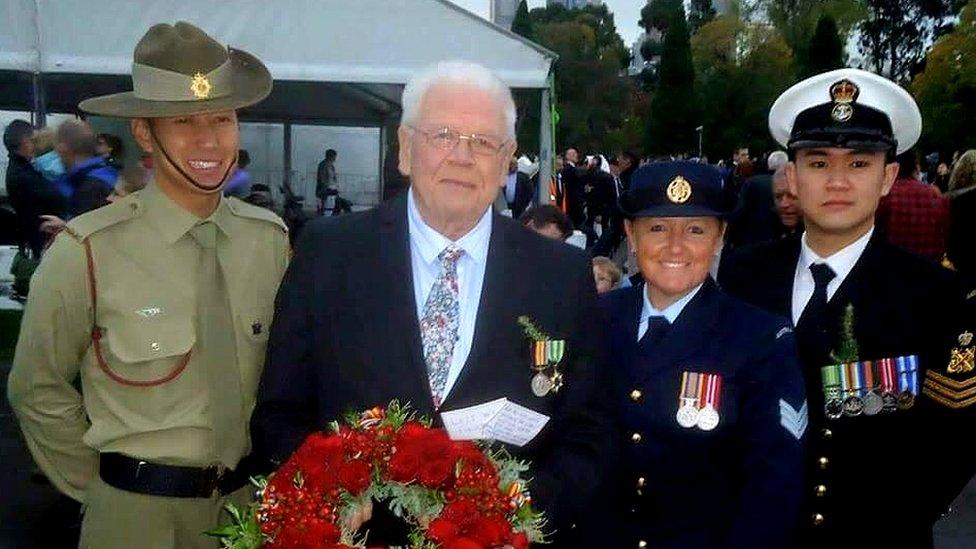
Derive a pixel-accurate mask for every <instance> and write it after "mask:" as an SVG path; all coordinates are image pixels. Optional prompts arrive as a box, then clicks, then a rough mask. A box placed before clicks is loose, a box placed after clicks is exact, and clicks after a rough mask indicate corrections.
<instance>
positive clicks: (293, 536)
mask: <svg viewBox="0 0 976 549" xmlns="http://www.w3.org/2000/svg"><path fill="white" fill-rule="evenodd" d="M339 534H340V532H339V529H338V528H337V527H336V526H335V525H334V524H332V523H331V522H325V521H319V520H316V521H310V522H308V523H302V524H293V525H288V526H285V527H284V528H282V529H281V531H279V532H278V534H277V535H276V536H275V538H274V542H273V543H269V544H268V547H273V548H275V549H319V548H321V547H323V546H324V547H328V546H329V545H333V544H335V543H338V541H339Z"/></svg>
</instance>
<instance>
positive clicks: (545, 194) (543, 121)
mask: <svg viewBox="0 0 976 549" xmlns="http://www.w3.org/2000/svg"><path fill="white" fill-rule="evenodd" d="M541 91H542V101H540V103H541V105H542V106H541V108H540V110H539V120H540V122H539V182H538V187H537V188H536V194H535V196H536V203H537V204H548V203H549V177H550V175H552V161H553V156H552V151H553V143H552V112H551V111H550V107H549V102H550V100H551V97H550V93H549V88H548V87H546V88H542V90H541Z"/></svg>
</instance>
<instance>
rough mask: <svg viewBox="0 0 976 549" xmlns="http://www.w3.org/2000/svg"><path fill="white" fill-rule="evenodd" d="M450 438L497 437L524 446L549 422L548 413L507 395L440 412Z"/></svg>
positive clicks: (475, 438) (476, 438)
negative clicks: (532, 408) (521, 404)
mask: <svg viewBox="0 0 976 549" xmlns="http://www.w3.org/2000/svg"><path fill="white" fill-rule="evenodd" d="M441 420H442V421H443V422H444V428H445V429H447V433H448V435H450V436H451V438H452V439H454V440H497V441H500V442H504V443H506V444H511V445H514V446H525V445H526V444H528V443H529V442H530V441H531V440H532V439H533V438H535V437H536V435H538V434H539V432H540V431H542V428H543V427H545V426H546V423H548V422H549V416H547V415H544V414H540V413H538V412H536V411H534V410H530V409H529V408H526V407H524V406H520V405H518V404H515V403H514V402H510V401H509V400H508V399H507V398H500V399H497V400H492V401H490V402H486V403H484V404H478V405H477V406H470V407H468V408H461V409H459V410H451V411H448V412H444V413H442V414H441Z"/></svg>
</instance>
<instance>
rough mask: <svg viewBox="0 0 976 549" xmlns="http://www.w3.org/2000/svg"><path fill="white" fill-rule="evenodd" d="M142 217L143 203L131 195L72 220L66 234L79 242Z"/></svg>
mask: <svg viewBox="0 0 976 549" xmlns="http://www.w3.org/2000/svg"><path fill="white" fill-rule="evenodd" d="M140 215H142V202H140V201H139V198H138V197H137V196H133V195H129V196H126V197H125V198H121V199H119V200H116V201H115V202H113V203H111V204H107V205H105V206H102V207H101V208H98V209H95V210H92V211H90V212H87V213H84V214H82V215H79V216H78V217H76V218H74V219H72V220H71V221H70V222H69V223H68V227H67V229H66V232H67V233H68V234H70V235H71V236H73V237H75V238H77V239H78V240H84V239H85V238H88V237H89V236H91V235H92V234H95V233H97V232H98V231H101V230H103V229H106V228H108V227H111V226H113V225H117V224H119V223H122V222H123V221H128V220H130V219H134V218H136V217H139V216H140Z"/></svg>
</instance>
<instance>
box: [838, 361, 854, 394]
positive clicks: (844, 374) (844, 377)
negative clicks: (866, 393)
mask: <svg viewBox="0 0 976 549" xmlns="http://www.w3.org/2000/svg"><path fill="white" fill-rule="evenodd" d="M847 366H848V365H847V364H838V365H837V368H838V369H839V370H840V386H841V394H842V395H844V394H847V391H849V390H850V388H851V370H850V368H848V367H847Z"/></svg>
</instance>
